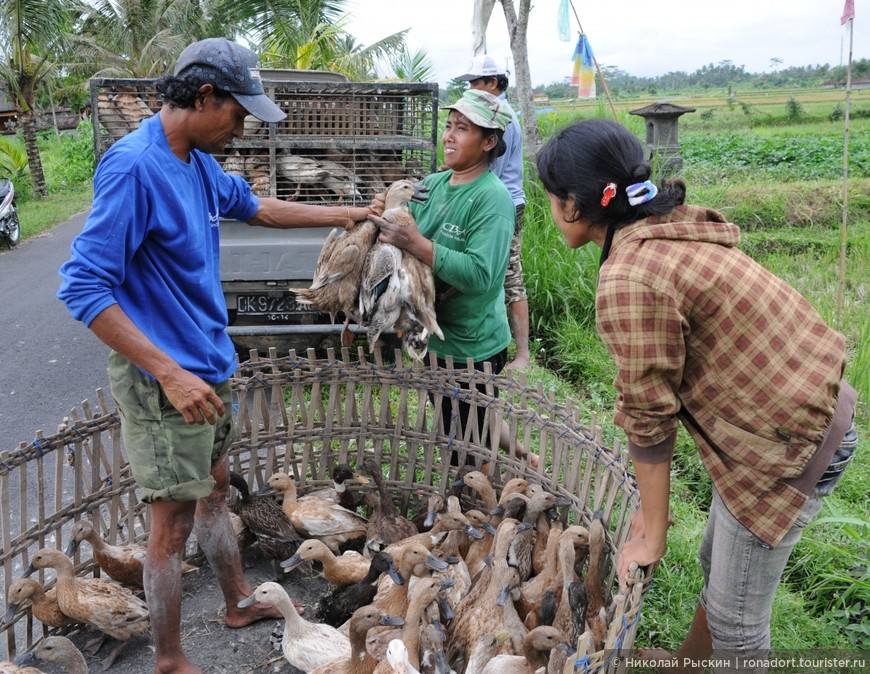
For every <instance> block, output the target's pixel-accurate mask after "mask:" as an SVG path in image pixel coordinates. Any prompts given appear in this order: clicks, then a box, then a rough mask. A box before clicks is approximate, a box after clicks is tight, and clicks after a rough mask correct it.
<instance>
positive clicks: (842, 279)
mask: <svg viewBox="0 0 870 674" xmlns="http://www.w3.org/2000/svg"><path fill="white" fill-rule="evenodd" d="M854 23H855V18H854V17H852V18H850V19H849V62H848V65H847V66H846V112H845V114H844V116H843V120H844V122H843V225H842V227H841V228H840V270H839V273H838V285H837V328H838V329H839V330H842V329H843V288H844V287H845V285H846V232H847V229H848V224H849V108H850V105H851V102H852V95H851V94H852V27H853V25H854Z"/></svg>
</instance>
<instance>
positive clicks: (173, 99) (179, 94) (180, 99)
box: [154, 75, 232, 108]
mask: <svg viewBox="0 0 870 674" xmlns="http://www.w3.org/2000/svg"><path fill="white" fill-rule="evenodd" d="M203 84H211V82H209V81H208V80H205V79H203V78H201V77H197V76H196V75H185V76H184V77H176V76H175V75H164V76H163V77H161V78H160V79H159V80H157V82H156V83H155V84H154V88H155V89H156V90H157V93H158V94H160V97H161V98H162V99H163V100H164V101H166V102H167V103H168V104H169V106H170V107H172V108H190V107H193V105H194V103H196V101H197V100H198V99H199V97H200V93H199V88H200V87H201V86H202V85H203ZM214 96H215V98H216V99H218V100H219V101H223V99H226V98H230V97H231V96H232V94H230V93H228V92H226V91H224V90H223V89H218V88H217V87H214Z"/></svg>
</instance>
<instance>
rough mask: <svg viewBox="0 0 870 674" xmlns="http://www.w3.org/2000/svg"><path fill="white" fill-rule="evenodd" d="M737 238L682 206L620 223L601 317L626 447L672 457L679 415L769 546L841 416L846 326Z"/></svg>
mask: <svg viewBox="0 0 870 674" xmlns="http://www.w3.org/2000/svg"><path fill="white" fill-rule="evenodd" d="M739 237H740V234H739V229H738V228H737V226H736V225H733V224H731V223H728V222H726V220H725V218H724V216H723V215H722V214H721V213H718V212H716V211H713V210H710V209H706V208H701V207H697V206H689V205H685V206H679V207H678V208H676V209H675V210H674V211H673V212H671V213H670V214H668V215H666V216H656V217H651V218H647V219H645V220H641V221H639V222H636V223H634V224H632V225H630V226H628V227H625V228H623V229H620V230H618V231H617V232H616V234H615V236H614V240H613V245H612V248H611V252H610V255H609V257H608V259H607V261H606V262H605V263H604V264H603V265H602V267H601V271H600V278H599V285H598V292H597V298H596V324H597V328H598V332H599V334H600V335H601V337H602V339H603V340H604V342H605V344H606V345H607V348H608V349H609V351H610V353H611V355H612V356H613V358H614V360H615V361H616V365H617V376H616V379H615V381H614V384H615V386H616V389H617V392H618V399H617V403H616V415H615V421H616V423H617V425H619V426H620V427H621V428H622V429H623V430H624V431H625V433H626V435H627V436H628V439H629V451H630V454H631V456H632V459H633V460H635V461H640V462H648V463H655V462H659V461H665V460H669V459H670V453H671V451H672V446H671V444H670V443H669V442H667V441H668V440H669V439H670V438H671V437H672V435H673V433H674V432H675V431H676V427H677V423H678V419H680V420H682V421H683V423H684V425H685V426H686V428H687V430H688V431H689V432H690V433H691V434H692V436H693V438H694V440H695V442H696V444H697V446H698V450H699V452H700V455H701V458H702V460H703V462H704V465H705V467H706V469H707V471H708V472H709V474H710V477H711V479H712V480H713V483H714V485H715V486H716V489H717V491H718V492H719V494H720V495H721V497H722V500H723V502H724V503H725V505H726V506H727V507H728V509H729V511H730V512H731V513H732V515H734V517H735V518H736V519H737V520H738V521H740V522H741V524H743V525H744V526H745V527H746V528H747V529H749V530H750V531H751V532H752V533H753V534H755V535H756V536H757V537H758V538H759V539H760V540H761V541H762V542H763V543H765V544H766V545H769V546H776V545H777V544H778V543H779V541H780V540H781V539H782V537H783V536H784V535H785V533H786V532H787V531H788V530H789V529H790V528H791V526H792V525H793V523H794V521H795V520H796V518H797V516H798V514H799V513H800V511H801V509H802V508H803V506H804V505H805V503H806V500H807V494H808V493H809V492H810V491H811V490H812V487H813V486H814V484H815V482H813V480H812V478H813V476H815V477H816V479H818V476H820V475H821V472H822V471H824V469H825V468H826V467H827V462H826V460H825V456H823V455H824V454H826V452H820V451H819V448H820V446H821V444H822V441H823V440H824V439H825V437H826V434H827V432H828V429H829V425H831V420H832V418H833V417H834V416H835V409H836V408H837V407H838V404H839V406H840V407H841V408H842V410H841V412H840V413H838V415H837V416H838V417H844V416H845V415H847V414H848V411H849V410H851V409H854V403H855V392H854V390H853V389H851V387H849V385H848V384H847V383H846V382H844V381H843V382H841V378H842V375H843V370H844V368H845V362H846V360H845V343H844V339H843V336H842V335H841V334H840V333H838V332H836V331H834V330H832V329H830V328H829V327H827V325H825V323H824V322H823V320H822V319H821V317H820V316H819V315H818V314H817V313H816V311H815V310H814V309H813V308H812V306H811V305H810V303H809V302H808V301H807V300H806V299H805V298H804V297H803V296H801V295H800V293H798V292H797V291H796V290H794V289H793V288H792V287H791V286H789V285H788V284H786V283H784V282H783V281H781V280H780V279H779V278H777V277H776V276H774V275H773V274H771V273H770V272H769V271H767V270H766V269H765V268H764V267H762V266H761V265H759V264H757V263H756V262H754V261H753V260H752V259H750V258H749V257H748V256H746V255H745V254H743V253H742V252H740V251H739V250H738V249H737V248H736V246H737V244H738V242H739ZM848 419H849V420H851V416H849V417H848ZM846 428H848V422H847V426H846ZM846 428H843V429H842V433H843V434H844V433H845V430H846ZM837 432H839V431H837ZM840 439H842V435H841V436H840V438H838V439H836V440H837V443H839V440H840ZM829 444H830V443H828V442H827V440H826V441H825V445H826V446H828V445H829ZM835 448H836V447H835V446H834V447H833V448H832V449H830V452H829V453H827V461H830V455H832V454H833V449H835ZM822 464H823V465H822Z"/></svg>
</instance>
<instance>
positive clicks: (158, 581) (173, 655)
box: [143, 501, 202, 674]
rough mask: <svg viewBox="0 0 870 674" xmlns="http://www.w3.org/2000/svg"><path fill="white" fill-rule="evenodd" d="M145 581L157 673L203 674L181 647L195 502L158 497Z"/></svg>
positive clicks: (149, 535) (153, 505)
mask: <svg viewBox="0 0 870 674" xmlns="http://www.w3.org/2000/svg"><path fill="white" fill-rule="evenodd" d="M150 508H151V530H150V531H149V534H148V552H147V555H146V562H145V570H144V573H143V583H144V586H145V599H146V601H147V603H148V612H149V614H150V618H151V632H152V634H153V636H154V643H155V646H156V651H157V665H156V669H155V673H156V674H202V670H201V669H200V668H199V667H197V666H195V665H194V664H193V663H192V662H190V660H188V659H187V656H186V655H185V654H184V650H183V649H182V647H181V558H182V554H183V552H184V544H185V542H186V541H187V539H188V537H189V536H190V532H191V530H192V529H193V519H194V512H195V511H196V503H195V502H193V501H155V502H154V503H152V504H151V505H150Z"/></svg>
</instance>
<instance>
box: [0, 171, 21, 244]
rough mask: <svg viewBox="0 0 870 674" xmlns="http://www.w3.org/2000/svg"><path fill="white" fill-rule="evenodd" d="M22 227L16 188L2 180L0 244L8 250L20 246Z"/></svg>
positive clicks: (0, 184)
mask: <svg viewBox="0 0 870 674" xmlns="http://www.w3.org/2000/svg"><path fill="white" fill-rule="evenodd" d="M20 239H21V227H20V226H19V224H18V211H16V210H15V187H14V185H13V184H12V181H11V180H0V243H5V244H6V246H7V248H12V247H13V246H17V245H18V241H19V240H20Z"/></svg>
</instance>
